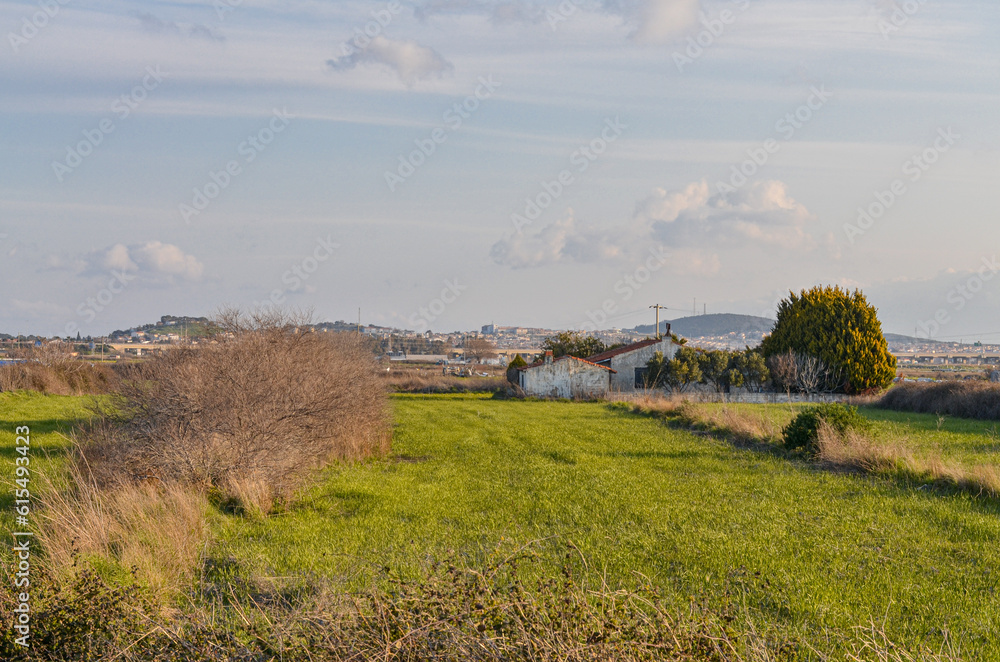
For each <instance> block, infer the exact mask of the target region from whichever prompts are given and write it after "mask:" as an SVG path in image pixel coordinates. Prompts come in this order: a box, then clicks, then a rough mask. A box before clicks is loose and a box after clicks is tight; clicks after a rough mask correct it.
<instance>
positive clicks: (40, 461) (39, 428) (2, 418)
mask: <svg viewBox="0 0 1000 662" xmlns="http://www.w3.org/2000/svg"><path fill="white" fill-rule="evenodd" d="M88 402H89V398H82V397H72V396H62V395H41V394H39V393H34V392H30V391H18V392H14V393H0V461H2V465H3V466H2V468H0V485H3V488H4V489H3V492H2V493H0V530H2V531H10V530H11V527H12V526H13V525H14V517H15V514H14V489H15V486H14V458H15V457H20V455H18V454H17V452H16V451H15V439H16V438H17V435H16V434H15V432H14V431H15V429H16V428H18V427H20V426H22V425H26V426H28V428H30V430H31V445H30V451H29V456H28V457H29V459H30V463H29V465H28V467H29V469H30V470H31V473H32V477H31V478H30V481H31V482H30V483H29V490H30V491H31V492H32V494H37V493H38V489H39V488H40V487H41V484H42V482H43V480H42V479H43V478H48V479H52V480H55V481H58V480H59V479H60V477H61V468H62V467H63V466H65V458H66V449H67V448H68V443H67V438H66V434H68V433H69V432H70V430H71V429H72V428H73V425H74V424H75V423H76V422H78V421H81V420H83V419H85V418H87V417H88V413H87V403H88Z"/></svg>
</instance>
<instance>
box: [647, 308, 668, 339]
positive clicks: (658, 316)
mask: <svg viewBox="0 0 1000 662" xmlns="http://www.w3.org/2000/svg"><path fill="white" fill-rule="evenodd" d="M650 308H655V309H656V339H657V340H659V339H660V311H661V310H667V307H666V306H661V305H660V304H658V303H657V304H654V305H652V306H650Z"/></svg>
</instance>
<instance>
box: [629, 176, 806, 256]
mask: <svg viewBox="0 0 1000 662" xmlns="http://www.w3.org/2000/svg"><path fill="white" fill-rule="evenodd" d="M636 217H637V220H638V221H639V222H640V225H641V226H643V227H648V228H649V230H650V233H651V234H652V236H653V237H655V238H656V239H658V240H660V241H662V242H664V243H666V244H668V245H671V246H724V245H736V246H743V245H746V244H748V243H756V244H763V245H767V246H776V247H779V248H784V249H788V250H791V249H799V250H810V249H812V248H814V247H815V246H816V244H817V241H816V239H815V238H814V237H813V236H812V235H811V234H809V233H808V232H807V223H808V222H809V221H810V220H812V219H813V216H812V214H811V213H810V212H809V210H808V209H806V208H805V206H804V205H802V204H801V203H799V202H797V201H795V200H794V199H792V197H791V196H789V194H788V190H787V188H786V187H785V184H784V183H782V182H779V181H761V182H754V183H753V184H751V185H749V186H745V187H743V188H742V189H739V190H737V191H736V192H733V193H725V194H722V193H719V194H710V193H709V190H708V184H707V183H706V182H704V181H703V182H700V183H696V184H691V185H690V186H688V188H687V189H686V190H685V191H684V192H683V193H682V194H674V195H668V194H666V192H664V191H663V190H662V189H658V190H657V191H655V192H654V193H653V195H651V196H650V197H648V198H646V200H644V201H642V202H640V203H639V206H638V211H637V214H636Z"/></svg>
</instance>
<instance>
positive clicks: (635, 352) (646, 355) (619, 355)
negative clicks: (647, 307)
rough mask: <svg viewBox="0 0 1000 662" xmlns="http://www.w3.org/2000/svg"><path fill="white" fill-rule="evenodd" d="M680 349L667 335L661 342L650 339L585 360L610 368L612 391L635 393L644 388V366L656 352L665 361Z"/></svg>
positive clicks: (646, 370)
mask: <svg viewBox="0 0 1000 662" xmlns="http://www.w3.org/2000/svg"><path fill="white" fill-rule="evenodd" d="M678 347H680V345H678V344H677V343H675V342H674V341H673V340H672V339H671V338H670V336H669V335H667V336H666V337H665V338H663V339H662V340H656V339H650V340H640V341H639V342H636V343H632V344H631V345H626V346H625V347H618V348H617V349H609V350H608V351H606V352H604V353H602V354H597V355H596V356H590V357H588V358H587V360H588V361H589V362H591V363H596V364H597V365H600V366H604V367H606V368H610V369H611V371H612V377H611V390H613V391H619V392H622V391H625V392H627V391H635V390H637V389H643V388H645V387H646V373H647V372H648V369H647V368H646V364H647V363H649V360H650V359H651V358H653V356H654V355H655V354H656V353H657V352H663V357H664V358H666V359H672V358H674V354H676V353H677V348H678Z"/></svg>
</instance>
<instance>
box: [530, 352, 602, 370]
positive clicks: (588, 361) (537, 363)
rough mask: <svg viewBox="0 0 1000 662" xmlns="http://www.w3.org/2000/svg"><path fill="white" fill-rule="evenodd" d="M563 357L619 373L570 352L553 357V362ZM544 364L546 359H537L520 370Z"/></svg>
mask: <svg viewBox="0 0 1000 662" xmlns="http://www.w3.org/2000/svg"><path fill="white" fill-rule="evenodd" d="M563 359H573V360H574V361H579V362H580V363H586V364H588V365H592V366H594V367H595V368H601V369H603V370H608V371H610V372H613V373H615V374H617V373H618V371H617V370H611V368H609V367H608V366H606V365H597V364H596V363H594V362H593V361H591V360H590V359H581V358H578V357H576V356H569V355H568V354H567V355H566V356H560V357H557V358H555V359H553V360H552V362H553V363H555V362H556V361H562V360H563ZM543 365H545V360H544V359H543V360H541V361H535V362H534V363H532V364H531V365H526V366H521V367H520V368H518V370H527V369H528V368H538V367H540V366H543Z"/></svg>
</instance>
